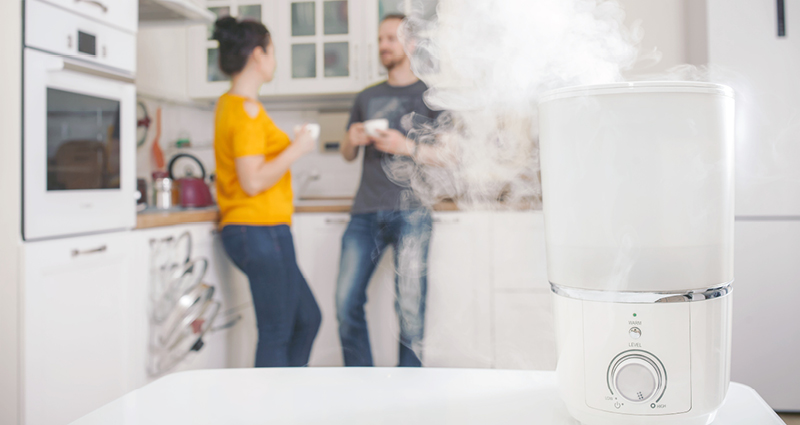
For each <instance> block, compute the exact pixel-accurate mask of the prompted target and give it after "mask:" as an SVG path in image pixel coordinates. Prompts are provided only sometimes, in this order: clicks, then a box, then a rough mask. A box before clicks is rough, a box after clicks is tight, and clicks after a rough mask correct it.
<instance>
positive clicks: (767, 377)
mask: <svg viewBox="0 0 800 425" xmlns="http://www.w3.org/2000/svg"><path fill="white" fill-rule="evenodd" d="M735 232H736V234H735V238H736V252H735V255H736V263H735V266H736V270H735V273H736V274H735V276H736V280H735V281H734V283H733V339H732V341H733V342H732V347H731V380H734V381H737V382H741V383H743V384H746V385H749V386H751V387H753V388H754V389H755V390H756V391H758V393H759V394H760V395H761V396H762V397H764V400H766V401H767V403H769V405H770V407H772V408H773V409H775V410H778V411H796V410H797V409H798V407H799V406H800V386H798V385H797V382H798V379H800V360H798V359H800V326H798V324H800V309H798V308H797V300H798V299H800V284H798V283H799V282H800V261H798V259H800V221H739V220H737V221H736V227H735Z"/></svg>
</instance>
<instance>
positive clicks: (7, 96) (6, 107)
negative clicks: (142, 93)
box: [0, 0, 22, 425]
mask: <svg viewBox="0 0 800 425" xmlns="http://www.w3.org/2000/svg"><path fill="white" fill-rule="evenodd" d="M0 16H3V17H4V18H5V19H4V20H3V25H0V53H2V60H0V129H2V131H0V199H2V200H3V205H2V207H0V423H2V424H3V425H12V424H16V423H18V422H19V416H18V404H19V403H18V401H19V392H18V385H19V363H18V362H19V356H18V350H19V331H18V323H19V322H18V317H19V315H18V302H17V301H18V295H19V291H18V282H19V268H18V265H19V243H20V222H21V219H20V214H21V207H20V203H21V199H22V198H21V195H20V186H21V184H22V183H21V176H22V170H21V165H20V164H21V162H22V154H21V149H20V144H21V127H22V122H21V120H22V116H21V107H20V105H21V98H22V97H21V96H22V94H21V92H22V87H21V85H22V80H21V65H22V64H21V62H22V51H21V46H22V1H21V0H3V1H0Z"/></svg>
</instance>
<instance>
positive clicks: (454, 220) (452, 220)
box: [433, 218, 460, 224]
mask: <svg viewBox="0 0 800 425" xmlns="http://www.w3.org/2000/svg"><path fill="white" fill-rule="evenodd" d="M459 221H460V220H459V219H458V218H450V219H444V218H434V219H433V222H434V223H441V224H456V223H458V222H459Z"/></svg>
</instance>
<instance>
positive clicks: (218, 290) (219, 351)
mask: <svg viewBox="0 0 800 425" xmlns="http://www.w3.org/2000/svg"><path fill="white" fill-rule="evenodd" d="M189 231H190V232H191V234H192V241H193V244H194V246H193V249H192V256H193V257H194V258H206V259H208V270H207V271H206V275H205V277H204V278H203V281H204V282H205V283H207V284H209V285H212V286H214V288H215V291H214V298H215V299H217V300H218V301H220V302H221V303H222V307H221V308H220V313H219V315H218V316H217V320H216V322H215V326H223V325H225V324H227V323H232V322H231V321H232V320H234V319H235V318H236V317H237V316H241V319H240V320H239V321H238V322H236V323H235V324H234V325H233V326H232V327H230V328H228V329H224V330H220V331H216V332H210V333H208V334H206V335H207V336H206V337H204V338H203V340H204V342H205V343H206V344H205V346H204V347H203V350H201V351H200V352H199V353H198V356H197V357H199V358H197V359H196V360H195V361H194V364H193V365H189V366H193V368H223V367H252V366H253V364H254V363H255V352H256V343H257V342H258V331H257V328H256V318H255V311H254V310H253V300H252V297H251V295H250V283H249V282H248V280H247V276H245V274H244V273H242V271H241V270H239V269H238V268H236V266H235V265H234V264H233V262H232V261H231V260H230V258H229V257H228V254H226V253H225V248H224V247H223V246H222V238H221V236H220V235H219V232H218V231H217V226H216V224H215V223H203V224H195V225H191V226H189Z"/></svg>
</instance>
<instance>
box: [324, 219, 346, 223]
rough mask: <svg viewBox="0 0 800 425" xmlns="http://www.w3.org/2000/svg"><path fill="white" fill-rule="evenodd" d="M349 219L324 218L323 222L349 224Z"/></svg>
mask: <svg viewBox="0 0 800 425" xmlns="http://www.w3.org/2000/svg"><path fill="white" fill-rule="evenodd" d="M349 223H350V220H349V219H346V218H326V219H325V224H349Z"/></svg>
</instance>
